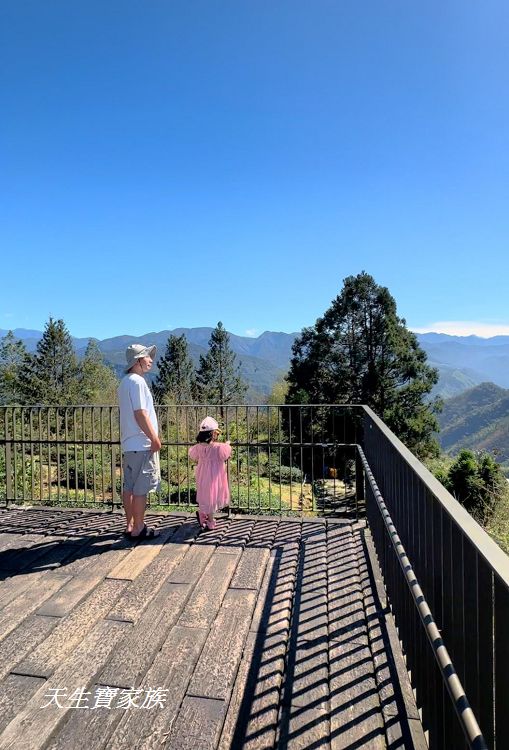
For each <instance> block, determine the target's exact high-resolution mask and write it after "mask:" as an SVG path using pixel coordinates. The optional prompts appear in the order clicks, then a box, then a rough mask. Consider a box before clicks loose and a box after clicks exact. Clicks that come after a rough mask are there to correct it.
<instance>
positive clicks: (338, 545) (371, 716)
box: [329, 529, 386, 750]
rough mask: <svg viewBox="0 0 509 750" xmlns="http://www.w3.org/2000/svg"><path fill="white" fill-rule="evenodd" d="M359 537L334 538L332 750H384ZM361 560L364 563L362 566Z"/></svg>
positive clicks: (331, 561)
mask: <svg viewBox="0 0 509 750" xmlns="http://www.w3.org/2000/svg"><path fill="white" fill-rule="evenodd" d="M358 541H359V536H358V532H357V533H356V536H355V538H354V535H352V534H351V533H350V534H344V533H343V532H342V531H341V530H339V529H334V530H333V533H332V534H330V535H329V564H330V575H329V584H330V586H329V597H330V602H329V606H330V614H331V622H330V624H329V631H330V641H329V680H330V714H331V727H330V732H331V748H332V750H343V749H345V750H346V748H349V747H351V746H352V744H355V743H357V746H358V747H364V746H365V747H369V748H373V750H377V749H378V750H382V748H385V746H386V745H385V730H384V721H383V715H382V707H381V704H380V697H379V694H378V686H377V683H376V679H375V665H374V662H373V655H372V652H371V649H370V642H369V636H368V623H367V619H366V611H365V606H364V594H365V591H364V588H363V580H362V579H361V569H360V562H361V561H362V563H363V573H364V574H365V562H364V559H363V551H362V545H361V546H359V545H358ZM360 558H361V560H360Z"/></svg>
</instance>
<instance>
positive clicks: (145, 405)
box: [118, 373, 158, 452]
mask: <svg viewBox="0 0 509 750" xmlns="http://www.w3.org/2000/svg"><path fill="white" fill-rule="evenodd" d="M118 404H119V407H120V440H121V443H122V451H123V452H125V451H146V450H150V439H149V438H148V437H147V436H146V435H145V433H144V432H143V430H142V429H141V428H140V427H139V426H138V423H137V421H136V419H135V418H134V412H135V411H138V410H139V409H145V411H146V412H148V418H149V420H150V422H151V424H152V427H153V428H154V431H155V433H156V435H157V432H158V425H157V417H156V412H155V409H154V399H153V398H152V394H151V392H150V389H149V387H148V385H147V384H146V383H145V379H144V378H142V377H141V375H135V374H134V373H129V374H128V375H126V376H125V377H124V378H122V380H121V381H120V385H119V388H118Z"/></svg>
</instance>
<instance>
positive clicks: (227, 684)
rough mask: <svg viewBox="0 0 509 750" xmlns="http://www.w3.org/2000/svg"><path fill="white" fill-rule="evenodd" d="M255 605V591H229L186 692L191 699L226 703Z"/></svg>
mask: <svg viewBox="0 0 509 750" xmlns="http://www.w3.org/2000/svg"><path fill="white" fill-rule="evenodd" d="M254 604H255V592H254V591H243V590H240V589H230V590H229V591H228V592H227V593H226V595H225V597H224V600H223V603H222V605H221V609H220V610H219V614H218V615H217V617H216V619H215V621H214V625H213V627H212V629H211V631H210V635H209V637H208V638H207V641H206V643H205V646H204V647H203V651H202V654H201V656H200V659H199V661H198V664H197V665H196V669H195V671H194V674H193V677H192V680H191V683H190V685H189V688H188V693H189V694H190V695H195V696H202V697H205V698H217V699H218V700H226V698H227V697H228V696H229V693H230V691H231V689H232V687H233V682H234V679H235V675H236V673H237V669H238V666H239V662H240V659H241V656H242V651H243V649H244V644H245V640H246V637H247V634H248V632H249V625H250V622H251V615H252V612H253V608H254ZM225 644H227V646H226V647H225Z"/></svg>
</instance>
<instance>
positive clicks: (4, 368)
mask: <svg viewBox="0 0 509 750" xmlns="http://www.w3.org/2000/svg"><path fill="white" fill-rule="evenodd" d="M29 360H30V355H29V354H28V352H27V350H26V348H25V345H24V343H23V342H22V341H19V340H18V339H16V338H15V336H14V334H13V332H12V331H8V332H7V334H6V335H5V336H4V338H3V339H1V340H0V404H23V403H24V400H25V398H24V392H23V387H22V384H21V376H22V373H23V371H24V370H25V369H26V368H27V367H28V366H29Z"/></svg>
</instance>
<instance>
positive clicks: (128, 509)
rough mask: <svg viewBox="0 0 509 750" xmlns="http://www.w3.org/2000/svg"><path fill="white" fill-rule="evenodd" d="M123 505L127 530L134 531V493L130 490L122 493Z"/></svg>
mask: <svg viewBox="0 0 509 750" xmlns="http://www.w3.org/2000/svg"><path fill="white" fill-rule="evenodd" d="M122 504H123V506H124V513H125V518H126V529H125V530H126V531H128V532H131V531H132V530H133V493H132V492H130V491H129V490H124V492H122Z"/></svg>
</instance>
